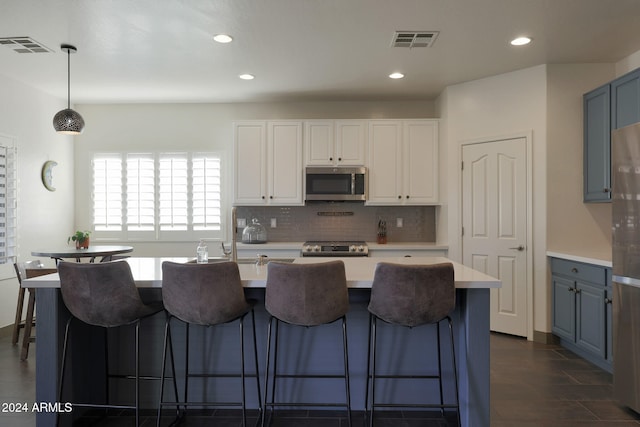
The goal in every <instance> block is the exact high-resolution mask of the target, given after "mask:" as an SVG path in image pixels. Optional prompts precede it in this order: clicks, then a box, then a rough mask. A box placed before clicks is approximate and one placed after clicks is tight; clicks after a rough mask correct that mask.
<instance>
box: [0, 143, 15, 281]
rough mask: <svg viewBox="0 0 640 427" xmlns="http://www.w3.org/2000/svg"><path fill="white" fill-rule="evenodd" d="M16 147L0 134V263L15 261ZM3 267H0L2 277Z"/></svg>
mask: <svg viewBox="0 0 640 427" xmlns="http://www.w3.org/2000/svg"><path fill="white" fill-rule="evenodd" d="M16 158H17V153H16V147H15V144H14V143H13V139H12V138H8V137H4V136H2V135H0V264H8V265H12V264H13V263H14V262H15V261H16V256H17V254H16V249H17V248H16V245H17V242H16V241H17V222H18V221H17V195H18V191H17V171H16ZM4 272H5V269H4V268H2V269H0V276H1V277H2V278H4V276H5V274H4Z"/></svg>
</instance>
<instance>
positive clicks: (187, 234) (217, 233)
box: [91, 150, 226, 243]
mask: <svg viewBox="0 0 640 427" xmlns="http://www.w3.org/2000/svg"><path fill="white" fill-rule="evenodd" d="M144 155H148V156H150V157H152V159H153V174H154V176H153V182H154V184H153V185H154V194H153V203H154V224H153V230H148V231H141V230H129V229H128V222H127V215H128V212H127V209H128V206H129V205H128V203H129V201H128V200H127V193H128V184H129V181H128V175H127V173H128V165H127V160H128V159H129V158H130V157H140V156H144ZM173 155H175V156H186V159H187V162H186V173H187V187H188V197H187V205H188V206H187V212H188V218H187V229H186V230H162V229H161V225H160V211H159V206H160V159H161V158H163V157H165V158H166V157H167V156H173ZM100 156H104V157H107V156H110V157H113V156H120V163H121V165H122V169H121V185H120V187H121V193H120V194H121V206H120V211H121V218H122V226H121V229H120V230H117V231H114V230H98V229H96V221H95V205H94V204H93V203H92V206H91V227H92V230H93V232H92V238H93V239H95V240H96V241H112V242H149V243H157V242H192V241H195V240H200V239H205V240H223V239H224V235H225V231H226V221H225V219H226V218H225V215H224V206H225V197H226V194H225V193H226V191H225V188H226V187H225V185H224V184H225V181H226V179H225V170H224V169H225V164H226V158H225V156H224V152H222V151H218V150H212V151H203V150H199V151H177V150H166V151H164V150H136V151H96V152H94V153H93V154H92V157H91V171H92V183H91V200H92V202H95V198H96V194H95V161H96V159H98V158H99V157H100ZM195 156H209V157H211V158H214V159H216V160H217V162H218V164H219V175H218V177H217V179H218V184H217V185H218V186H219V192H218V193H217V194H218V200H219V202H218V203H219V213H220V215H219V219H220V221H219V224H218V225H219V228H218V229H217V230H216V229H214V230H194V227H193V216H194V210H193V194H194V185H193V173H194V171H193V168H194V157H195Z"/></svg>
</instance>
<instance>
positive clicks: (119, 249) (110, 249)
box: [31, 246, 133, 265]
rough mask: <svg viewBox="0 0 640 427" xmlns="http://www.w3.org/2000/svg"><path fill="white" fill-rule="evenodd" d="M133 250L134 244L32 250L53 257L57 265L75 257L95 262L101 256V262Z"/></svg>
mask: <svg viewBox="0 0 640 427" xmlns="http://www.w3.org/2000/svg"><path fill="white" fill-rule="evenodd" d="M132 251H133V247H132V246H89V247H88V248H86V249H76V248H75V247H71V246H69V247H66V248H53V249H41V250H40V249H39V250H35V251H32V252H31V255H33V256H45V257H49V258H53V259H54V260H55V261H56V265H57V264H58V262H60V261H61V260H63V259H75V260H76V261H77V262H80V261H81V260H82V258H89V262H94V261H95V259H96V258H98V257H100V262H103V261H110V260H112V259H113V257H114V256H115V255H121V254H126V253H129V252H132Z"/></svg>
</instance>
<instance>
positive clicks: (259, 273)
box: [22, 257, 502, 289]
mask: <svg viewBox="0 0 640 427" xmlns="http://www.w3.org/2000/svg"><path fill="white" fill-rule="evenodd" d="M338 259H339V260H342V261H344V264H345V269H346V274H347V285H348V286H349V287H350V288H365V289H366V288H371V282H372V281H373V273H374V271H375V266H376V264H377V263H378V262H393V263H398V264H437V263H441V262H451V263H452V264H453V266H454V271H455V282H456V288H466V289H484V288H499V287H501V286H502V284H501V282H500V280H498V279H496V278H494V277H491V276H488V275H486V274H484V273H481V272H479V271H476V270H473V269H471V268H469V267H466V266H464V265H462V264H458V263H455V262H452V261H451V260H449V259H447V258H440V257H411V258H404V257H357V258H333V257H330V258H295V260H294V262H296V263H313V262H328V261H334V260H338ZM189 260H191V258H138V257H131V258H127V259H126V260H124V261H126V262H128V263H129V265H130V266H131V271H132V273H133V277H134V279H135V280H136V284H137V285H138V287H139V288H160V287H162V263H163V262H164V261H174V262H187V261H189ZM116 262H122V261H116ZM238 267H239V269H240V277H241V279H242V284H243V286H244V287H247V288H264V287H265V283H266V279H267V266H266V265H263V266H257V265H256V264H255V263H249V264H245V263H240V264H238ZM22 286H23V287H25V288H59V287H60V278H59V277H58V274H57V273H54V274H48V275H46V276H39V277H34V278H31V279H25V280H23V281H22Z"/></svg>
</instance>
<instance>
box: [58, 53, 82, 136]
mask: <svg viewBox="0 0 640 427" xmlns="http://www.w3.org/2000/svg"><path fill="white" fill-rule="evenodd" d="M60 49H62V51H63V52H67V108H65V109H64V110H60V111H58V112H57V113H56V115H55V116H53V128H54V129H55V130H56V132H58V133H62V134H66V135H79V134H80V133H82V130H83V129H84V119H83V118H82V116H81V115H80V113H78V112H77V111H75V110H72V109H71V52H73V53H75V52H77V49H76V47H75V46H71V45H69V44H63V45H61V46H60Z"/></svg>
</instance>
